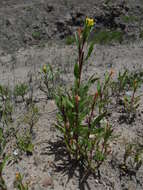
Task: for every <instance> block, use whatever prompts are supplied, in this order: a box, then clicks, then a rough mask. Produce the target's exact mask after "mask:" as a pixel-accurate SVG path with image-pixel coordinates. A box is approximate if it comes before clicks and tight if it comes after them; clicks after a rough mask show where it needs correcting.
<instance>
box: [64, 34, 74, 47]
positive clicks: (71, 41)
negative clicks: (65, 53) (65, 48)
mask: <svg viewBox="0 0 143 190" xmlns="http://www.w3.org/2000/svg"><path fill="white" fill-rule="evenodd" d="M65 43H66V45H72V44H74V43H75V38H74V36H67V37H66V40H65Z"/></svg>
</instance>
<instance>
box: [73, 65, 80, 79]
mask: <svg viewBox="0 0 143 190" xmlns="http://www.w3.org/2000/svg"><path fill="white" fill-rule="evenodd" d="M74 76H75V78H76V79H78V78H79V65H78V63H75V65H74Z"/></svg>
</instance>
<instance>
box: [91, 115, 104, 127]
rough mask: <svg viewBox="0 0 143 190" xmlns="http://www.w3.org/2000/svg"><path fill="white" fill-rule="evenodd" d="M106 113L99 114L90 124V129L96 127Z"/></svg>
mask: <svg viewBox="0 0 143 190" xmlns="http://www.w3.org/2000/svg"><path fill="white" fill-rule="evenodd" d="M105 114H106V112H104V113H102V114H100V115H99V116H97V117H96V118H95V119H94V121H93V122H92V127H94V126H96V125H98V124H99V123H100V121H101V120H102V119H103V118H104V117H105Z"/></svg>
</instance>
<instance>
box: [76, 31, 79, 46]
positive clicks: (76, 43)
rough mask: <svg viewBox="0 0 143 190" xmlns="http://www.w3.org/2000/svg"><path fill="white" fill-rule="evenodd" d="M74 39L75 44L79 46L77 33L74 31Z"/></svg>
mask: <svg viewBox="0 0 143 190" xmlns="http://www.w3.org/2000/svg"><path fill="white" fill-rule="evenodd" d="M75 41H76V45H77V47H78V48H79V39H78V34H77V33H75Z"/></svg>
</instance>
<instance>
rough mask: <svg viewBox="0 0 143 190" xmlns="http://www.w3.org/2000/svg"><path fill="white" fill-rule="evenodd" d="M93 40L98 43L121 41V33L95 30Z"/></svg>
mask: <svg viewBox="0 0 143 190" xmlns="http://www.w3.org/2000/svg"><path fill="white" fill-rule="evenodd" d="M94 41H95V43H98V44H110V43H113V42H118V43H121V42H122V41H123V33H122V32H121V31H108V30H101V31H97V32H95V34H94Z"/></svg>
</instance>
